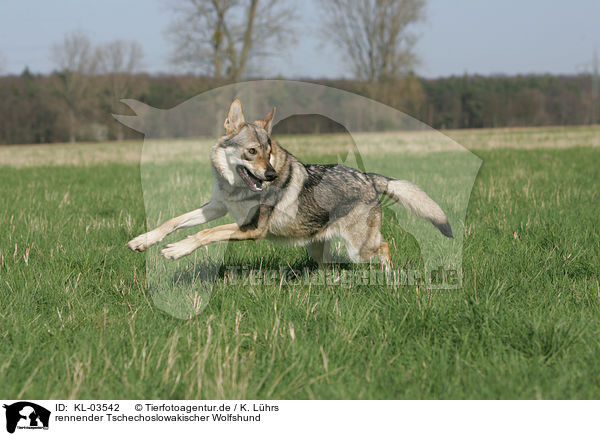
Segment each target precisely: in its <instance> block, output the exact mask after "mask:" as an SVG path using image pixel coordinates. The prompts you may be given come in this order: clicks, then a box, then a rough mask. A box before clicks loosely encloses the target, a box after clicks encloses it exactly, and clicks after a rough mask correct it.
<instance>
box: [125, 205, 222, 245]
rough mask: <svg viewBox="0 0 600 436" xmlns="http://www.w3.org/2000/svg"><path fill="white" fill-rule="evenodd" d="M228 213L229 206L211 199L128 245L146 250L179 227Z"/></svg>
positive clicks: (201, 222)
mask: <svg viewBox="0 0 600 436" xmlns="http://www.w3.org/2000/svg"><path fill="white" fill-rule="evenodd" d="M226 213H227V208H226V207H225V205H223V204H222V203H218V202H215V201H211V202H209V203H206V204H205V205H204V206H202V207H201V208H199V209H196V210H193V211H191V212H188V213H184V214H183V215H180V216H178V217H175V218H171V219H170V220H168V221H166V222H164V223H163V224H161V225H160V226H159V227H157V228H156V229H154V230H151V231H149V232H147V233H143V234H141V235H140V236H138V237H136V238H133V239H132V240H131V241H129V243H128V244H127V246H128V247H129V248H130V249H131V250H133V251H144V250H146V249H147V248H148V247H150V246H152V245H154V244H156V243H158V242H160V241H162V240H163V238H164V237H165V236H167V235H168V234H169V233H171V232H174V231H175V230H177V229H181V228H183V227H191V226H197V225H200V224H204V223H206V222H208V221H212V220H216V219H217V218H221V217H222V216H223V215H225V214H226Z"/></svg>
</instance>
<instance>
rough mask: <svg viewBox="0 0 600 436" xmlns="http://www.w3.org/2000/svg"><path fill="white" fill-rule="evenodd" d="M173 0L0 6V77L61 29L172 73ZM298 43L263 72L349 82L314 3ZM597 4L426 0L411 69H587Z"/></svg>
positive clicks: (29, 60)
mask: <svg viewBox="0 0 600 436" xmlns="http://www.w3.org/2000/svg"><path fill="white" fill-rule="evenodd" d="M171 1H173V0H103V1H91V0H85V1H83V0H53V1H45V0H19V1H9V0H2V1H0V53H1V57H2V58H3V64H4V65H3V66H2V67H0V68H2V70H3V72H5V73H6V72H9V73H20V72H21V71H22V70H23V69H24V68H25V66H28V67H29V68H30V70H32V71H34V72H42V73H46V72H49V71H51V70H52V69H53V64H52V61H51V59H50V48H51V46H52V44H53V43H54V42H56V41H60V40H61V39H62V37H63V35H64V34H65V33H67V32H71V31H74V30H80V31H84V32H86V33H87V34H88V35H89V36H90V38H91V39H92V41H94V42H96V43H102V42H107V41H110V40H112V39H135V40H137V41H139V42H140V43H141V44H142V46H143V48H144V52H145V58H144V69H145V70H147V71H149V72H153V73H157V72H165V73H168V72H172V71H173V67H172V66H171V65H170V64H169V62H168V54H169V50H170V46H169V44H168V42H167V41H166V39H165V28H166V27H167V25H168V23H169V20H170V18H171V14H170V10H169V4H170V2H171ZM297 4H298V6H297V13H298V16H299V21H298V37H297V39H298V41H297V43H296V44H294V46H293V48H292V49H291V50H290V51H289V55H287V56H285V57H283V58H279V59H278V58H272V59H269V60H268V65H267V68H268V70H269V71H271V72H273V73H277V74H281V75H283V76H285V77H290V78H300V77H306V78H308V77H349V76H350V72H349V70H348V66H347V65H346V64H345V63H344V60H343V58H342V57H341V56H340V54H339V52H338V51H337V50H334V48H333V47H332V46H331V44H330V43H329V42H328V41H327V40H325V39H324V38H323V37H322V36H320V35H319V32H318V28H319V21H318V20H319V18H318V17H319V8H318V0H310V1H300V0H299V1H298V2H297ZM598 17H600V1H598V0H572V1H568V2H563V1H560V2H559V1H554V0H545V1H542V0H521V1H515V0H505V1H499V0H495V1H491V0H429V1H428V4H427V19H426V20H425V21H424V22H423V23H420V24H419V25H417V26H416V27H415V31H416V32H417V33H418V34H419V35H420V39H419V42H418V45H417V53H418V55H419V57H420V59H421V64H420V65H419V66H418V67H417V73H418V74H421V75H423V76H426V77H440V76H448V75H451V74H463V73H465V72H467V73H480V74H494V73H504V74H518V73H546V72H548V73H564V74H574V73H580V72H584V71H589V70H590V69H591V60H592V58H593V53H594V50H595V49H597V50H598V51H600V26H599V25H598Z"/></svg>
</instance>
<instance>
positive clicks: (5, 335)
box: [0, 127, 600, 399]
mask: <svg viewBox="0 0 600 436" xmlns="http://www.w3.org/2000/svg"><path fill="white" fill-rule="evenodd" d="M446 133H447V134H448V135H449V136H450V137H452V138H454V139H455V140H456V141H457V142H458V143H460V144H462V145H464V146H465V147H467V148H468V149H469V150H471V152H472V153H474V154H475V155H476V156H478V157H479V158H480V159H481V160H482V161H483V165H482V166H481V168H480V170H479V173H478V174H477V178H476V179H475V183H474V185H473V190H472V192H470V197H469V198H467V199H466V200H467V201H468V208H467V209H466V217H464V222H462V223H461V226H459V227H458V228H459V229H461V233H460V235H458V236H459V237H458V238H457V239H458V240H460V242H461V244H462V247H461V248H462V256H463V257H462V271H463V283H462V286H461V287H460V288H458V289H446V290H444V289H440V290H432V289H428V288H426V287H423V286H420V285H419V284H405V285H402V286H396V285H393V284H387V283H384V284H372V283H353V284H352V285H351V286H344V285H340V284H336V283H330V282H327V281H325V282H319V281H318V280H315V281H311V282H310V283H307V282H306V281H304V280H301V279H300V278H296V279H295V278H294V277H293V276H294V275H295V274H296V272H297V271H304V270H306V269H308V271H310V272H309V274H314V275H317V274H319V272H318V271H317V270H316V269H315V266H314V265H313V263H312V261H311V260H310V259H309V258H308V256H307V254H306V252H305V250H304V249H303V248H302V247H290V246H279V245H276V244H273V243H271V242H268V241H261V242H258V243H254V242H244V243H239V244H235V245H234V244H228V245H226V248H225V249H224V250H221V251H220V252H217V253H216V254H215V253H213V255H217V256H222V258H223V264H222V265H221V266H220V267H217V268H214V274H212V275H209V276H208V277H201V276H202V274H201V272H202V271H200V272H198V273H197V269H196V268H197V265H198V264H199V263H202V262H203V255H204V253H206V251H203V250H198V252H197V253H195V254H194V255H193V256H190V257H188V258H187V259H186V260H185V261H184V262H187V263H171V264H169V265H171V266H169V267H164V268H177V266H176V265H182V266H181V267H180V268H179V269H178V270H176V271H173V270H167V269H165V270H160V268H163V266H161V265H164V263H161V264H160V265H157V267H156V268H154V267H152V269H149V268H148V265H150V266H152V265H154V264H153V263H152V262H157V261H156V259H157V253H158V250H159V247H155V248H153V249H152V250H150V251H149V252H148V254H147V256H146V255H144V254H139V253H133V252H131V251H129V250H128V249H127V246H126V244H127V241H128V240H130V239H131V238H132V237H134V236H137V235H138V234H139V233H142V232H144V231H145V229H146V221H147V216H146V214H147V213H149V215H148V220H149V221H150V222H154V221H160V220H161V219H164V218H166V215H169V214H172V213H176V212H179V211H185V210H189V209H190V208H192V207H197V206H199V205H200V204H201V203H202V201H204V200H207V199H208V197H209V196H210V187H211V180H210V178H209V177H201V178H199V179H195V178H193V177H185V174H193V172H194V171H195V169H196V168H200V167H202V165H206V163H207V161H206V159H205V158H203V157H199V158H198V160H197V161H195V162H187V166H186V167H185V168H187V171H189V172H187V173H185V174H183V173H182V174H179V173H177V171H170V170H168V169H169V168H170V167H169V165H174V164H173V163H169V162H166V163H165V165H166V167H165V168H166V169H167V170H168V171H158V172H157V173H160V174H166V176H165V177H167V180H171V182H172V183H171V185H172V186H181V187H182V188H181V189H183V190H185V189H188V188H189V189H190V195H183V196H181V197H176V196H173V195H172V191H164V192H162V191H160V189H158V188H156V187H152V186H147V185H146V184H144V183H143V182H142V180H144V174H146V175H150V174H152V171H156V168H153V167H152V166H144V165H142V166H140V155H141V152H142V141H141V140H139V141H128V142H114V143H102V144H79V145H66V144H64V145H47V146H46V145H44V146H15V147H1V148H0V200H1V204H2V208H1V209H0V228H2V229H3V232H2V238H0V339H1V340H0V386H2V388H0V396H1V397H4V398H12V399H25V398H31V399H46V398H52V399H58V398H69V399H80V398H86V399H90V398H94V399H96V398H97V399H138V398H139V399H143V398H154V399H156V398H163V399H166V398H170V399H200V398H202V399H221V398H227V399H237V398H240V399H241V398H244V399H495V398H500V399H511V398H518V399H570V398H581V399H592V398H596V399H597V398H600V359H598V356H599V355H600V283H599V281H600V274H599V272H600V244H599V241H600V230H599V228H600V227H599V226H598V222H599V221H598V204H599V203H600V194H599V189H598V188H599V182H600V174H599V163H600V139H599V138H600V128H599V127H579V128H535V129H534V128H532V129H497V130H494V129H486V130H466V131H449V132H446ZM364 135H365V136H364V139H365V141H366V142H368V141H372V143H373V148H372V154H371V155H370V157H368V158H369V159H370V160H371V162H373V163H374V164H376V165H379V166H381V167H382V168H384V169H385V168H386V165H390V163H389V162H390V157H389V156H390V154H389V153H392V152H393V147H386V146H383V145H381V144H382V141H381V140H380V139H381V137H377V136H369V134H364ZM342 136H343V135H321V136H311V135H307V136H296V137H283V138H280V141H281V143H282V145H284V146H285V147H286V148H289V149H290V150H291V151H293V152H294V153H298V155H299V156H301V157H302V159H303V160H304V161H312V162H322V161H327V160H331V159H335V158H336V156H335V150H334V148H324V147H323V146H322V144H323V143H326V144H333V145H335V144H336V143H337V142H336V141H341V139H339V138H341V137H342ZM384 142H385V141H384ZM409 145H410V144H409ZM177 147H180V148H181V150H182V153H183V156H185V152H184V151H185V150H186V147H187V144H186V143H185V142H182V143H180V144H177V143H175V144H174V146H173V148H172V149H171V155H173V156H177V150H179V148H177ZM404 151H405V152H406V153H409V154H410V153H412V154H411V156H413V160H411V163H414V162H417V164H416V166H415V165H412V164H411V165H410V166H406V167H401V170H404V171H405V172H406V174H407V178H411V179H412V178H417V179H418V178H419V177H420V176H419V174H420V171H419V169H420V168H421V167H419V166H418V165H419V164H418V162H421V161H422V162H424V164H423V165H428V168H429V167H431V165H434V166H435V167H438V166H439V167H440V168H442V167H444V165H446V166H448V167H449V168H454V169H455V170H456V172H460V170H461V168H460V167H459V166H457V163H456V162H453V161H451V160H449V159H448V157H447V156H446V155H444V151H443V150H439V149H436V148H435V147H430V148H427V147H426V146H424V147H415V148H414V149H412V148H410V147H409V149H407V150H404ZM425 162H426V163H425ZM165 168H163V170H164V169H165ZM178 168H182V167H181V165H180V166H179V167H178ZM181 171H184V170H181ZM144 172H145V173H144ZM421 182H422V183H425V184H427V179H426V178H425V177H423V180H420V181H419V183H421ZM451 188H452V185H451V184H450V185H449V186H448V188H447V189H448V192H447V193H446V194H447V195H450V193H451V192H452V189H451ZM153 189H154V191H153V192H155V193H156V196H157V197H160V196H161V195H162V196H163V197H164V198H163V199H162V200H161V202H160V203H158V204H159V205H161V207H162V205H167V206H166V209H164V210H160V209H161V207H158V210H152V208H147V207H145V205H144V198H143V195H144V193H146V194H147V193H148V192H150V191H152V190H153ZM149 190H150V191H149ZM194 192H199V193H201V196H203V197H204V198H202V199H201V200H202V201H198V199H197V198H194V196H193V195H192V194H193V193H194ZM435 194H436V196H440V195H441V196H442V198H443V195H446V194H444V192H438V193H435ZM434 198H439V197H434ZM195 202H196V203H195ZM395 210H396V209H394V208H393V207H390V209H389V213H388V212H386V215H385V223H384V226H383V232H384V236H385V237H386V238H387V239H388V240H390V241H391V242H392V243H391V246H392V260H393V262H394V265H399V266H402V267H408V268H417V269H418V268H420V267H422V266H423V257H422V253H421V248H420V246H419V244H418V242H417V240H416V239H415V237H413V236H412V235H411V234H410V233H409V232H406V231H405V230H403V228H402V226H403V222H404V221H403V219H404V218H405V216H404V215H402V214H403V212H401V211H400V210H399V209H398V211H397V212H394V211H395ZM161 213H162V215H161ZM222 221H223V222H225V221H227V220H226V219H222ZM205 227H206V226H205ZM195 231H198V229H196V230H195ZM455 231H456V230H455ZM191 232H192V231H189V232H187V233H186V232H180V233H178V234H176V235H171V236H169V237H168V239H166V240H165V241H163V244H162V245H164V243H168V242H172V241H176V240H178V239H180V238H182V237H183V236H185V234H189V233H191ZM173 265H175V266H173ZM223 265H224V266H225V267H223ZM228 267H229V268H228ZM232 267H241V272H240V269H239V268H238V269H236V268H232ZM281 267H283V268H284V272H285V274H284V275H282V276H281V277H279V276H276V277H274V278H272V279H271V280H264V279H261V280H253V278H252V277H248V274H246V273H245V272H244V268H249V269H251V270H252V271H262V270H275V269H279V268H281ZM377 268H379V267H378V266H377V265H372V266H370V265H358V266H352V265H338V266H334V267H331V270H332V271H333V272H340V271H342V272H343V271H350V272H358V273H359V275H360V273H361V272H364V271H365V270H366V271H369V270H372V269H377ZM150 270H151V271H154V272H153V273H152V274H153V277H149V273H148V271H150ZM156 271H159V272H161V271H162V272H161V273H160V274H156ZM232 271H233V274H231V273H232ZM175 273H177V274H178V275H177V274H175ZM176 275H177V277H175V276H176ZM181 277H183V278H184V279H185V278H186V277H187V278H188V287H193V288H198V287H200V288H201V287H202V286H206V284H207V283H208V282H210V289H211V292H210V294H203V295H201V296H200V297H199V301H198V302H196V303H197V304H198V305H199V306H201V309H202V310H198V312H197V314H195V315H194V316H190V317H188V318H187V319H180V318H178V317H175V316H172V315H171V314H169V313H167V312H166V311H165V310H163V309H161V307H160V306H161V305H160V298H158V299H157V295H165V292H168V289H167V288H168V287H169V286H173V285H174V284H176V282H177V283H179V280H180V278H181ZM155 280H158V282H156V281H155ZM160 280H164V281H165V283H159V282H160ZM153 286H158V287H159V288H160V287H161V286H163V288H161V289H158V291H157V289H156V288H154V287H153ZM176 291H177V290H174V292H176ZM167 295H168V294H167Z"/></svg>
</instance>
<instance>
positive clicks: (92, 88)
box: [0, 70, 600, 144]
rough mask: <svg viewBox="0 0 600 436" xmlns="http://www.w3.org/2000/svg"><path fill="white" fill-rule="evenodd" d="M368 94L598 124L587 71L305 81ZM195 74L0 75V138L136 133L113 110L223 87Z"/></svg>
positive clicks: (537, 121) (463, 115)
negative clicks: (129, 102)
mask: <svg viewBox="0 0 600 436" xmlns="http://www.w3.org/2000/svg"><path fill="white" fill-rule="evenodd" d="M307 81H308V82H311V83H319V84H322V85H326V86H331V87H335V88H339V89H343V90H345V91H349V92H353V93H356V94H359V95H362V96H365V97H369V98H372V99H374V100H377V101H379V102H382V103H384V104H387V105H389V106H391V107H394V108H396V109H398V110H401V111H403V112H405V113H407V114H409V115H411V116H413V117H415V118H417V119H419V120H421V121H423V122H425V123H427V124H428V125H430V126H432V127H434V128H436V129H462V128H482V127H515V126H548V125H586V124H598V123H600V120H599V118H600V99H599V98H598V96H597V94H598V92H597V89H595V88H596V87H597V86H595V84H594V80H593V76H592V75H590V74H581V75H576V76H555V75H519V76H501V75H499V76H479V75H464V76H452V77H447V78H439V79H425V78H421V77H417V76H415V75H412V74H408V75H405V76H403V77H398V78H394V79H387V80H380V81H378V82H370V81H366V80H328V79H327V80H325V79H324V80H307ZM227 83H231V82H228V81H227V80H225V79H222V80H219V79H214V78H210V77H204V76H196V75H149V74H95V75H80V74H76V73H53V74H50V75H36V74H31V73H30V72H29V71H27V70H25V71H24V72H23V73H22V74H21V75H18V76H14V75H13V76H4V77H0V144H29V143H50V142H74V141H106V140H119V139H126V138H138V137H139V134H138V133H137V132H134V131H132V130H130V129H128V128H126V127H123V126H121V125H120V124H119V123H118V122H117V121H115V120H114V118H113V117H112V115H111V114H113V113H130V112H129V109H128V108H126V107H125V106H124V105H123V104H121V103H119V100H120V99H121V98H131V99H136V100H140V101H142V102H145V103H147V104H149V105H151V106H154V107H157V108H161V109H169V108H171V107H173V106H176V105H178V104H180V103H182V102H184V101H185V100H187V99H189V98H191V97H193V96H195V95H197V94H199V93H202V92H204V91H208V90H210V89H213V88H216V87H218V86H222V85H225V84H227ZM338 129H339V126H338V125H336V124H335V123H333V122H328V121H327V120H323V119H320V120H319V122H315V120H314V119H311V117H302V118H299V119H298V120H295V122H294V123H293V125H291V124H289V125H287V126H280V129H278V131H280V132H281V131H283V132H285V133H325V132H331V131H337V130H338Z"/></svg>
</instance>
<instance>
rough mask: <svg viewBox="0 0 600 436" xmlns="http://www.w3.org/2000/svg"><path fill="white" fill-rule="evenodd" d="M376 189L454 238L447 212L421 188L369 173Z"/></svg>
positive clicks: (406, 182)
mask: <svg viewBox="0 0 600 436" xmlns="http://www.w3.org/2000/svg"><path fill="white" fill-rule="evenodd" d="M368 176H369V177H370V178H371V180H372V181H373V185H374V186H375V189H376V191H377V192H378V193H380V194H385V195H387V196H388V197H390V198H392V199H394V200H395V201H397V202H398V203H400V204H401V205H402V206H404V207H405V208H407V209H408V210H410V211H411V212H412V213H414V214H415V215H416V216H418V217H420V218H425V219H426V220H429V221H431V223H432V224H433V225H434V226H436V227H437V228H438V229H439V231H440V232H442V234H443V235H444V236H447V237H448V238H453V237H454V235H453V234H452V228H451V227H450V223H449V222H448V218H447V217H446V214H445V213H444V211H443V210H442V208H441V207H440V206H438V204H437V203H436V202H435V201H433V200H432V199H431V198H430V197H429V196H428V195H427V194H426V193H425V191H423V190H422V189H421V188H419V187H418V186H417V185H415V184H414V183H411V182H409V181H406V180H396V179H390V178H388V177H385V176H382V175H380V174H375V173H369V174H368Z"/></svg>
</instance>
